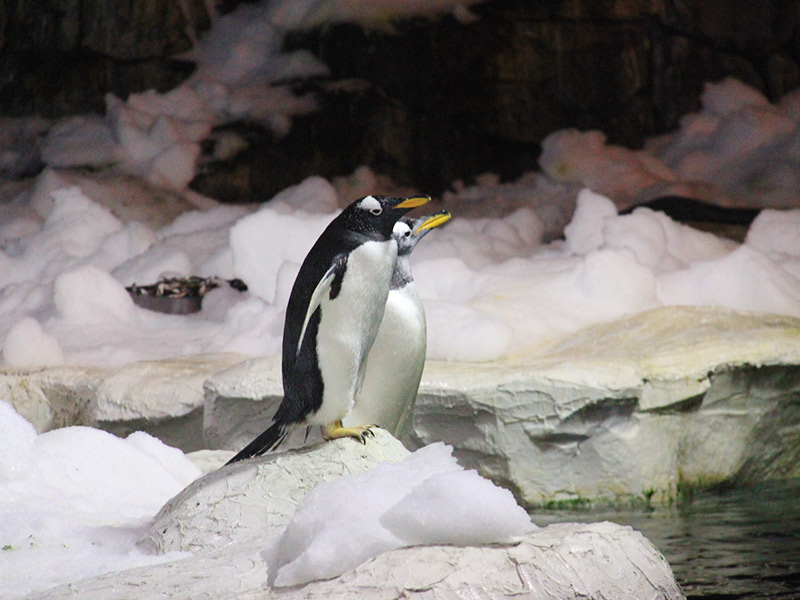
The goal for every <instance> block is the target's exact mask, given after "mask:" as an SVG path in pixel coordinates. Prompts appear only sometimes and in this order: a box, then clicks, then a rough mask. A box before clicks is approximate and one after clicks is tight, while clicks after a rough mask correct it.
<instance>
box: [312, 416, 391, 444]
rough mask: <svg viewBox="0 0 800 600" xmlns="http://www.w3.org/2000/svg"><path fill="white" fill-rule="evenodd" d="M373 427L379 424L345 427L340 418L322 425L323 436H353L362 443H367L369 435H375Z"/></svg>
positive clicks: (332, 438)
mask: <svg viewBox="0 0 800 600" xmlns="http://www.w3.org/2000/svg"><path fill="white" fill-rule="evenodd" d="M373 427H377V425H357V426H355V427H345V426H344V425H342V422H341V420H339V421H334V422H333V423H331V424H329V425H325V426H324V427H322V437H323V438H324V439H326V440H335V439H338V438H343V437H351V438H355V439H357V440H358V441H359V442H361V443H362V444H366V443H367V438H368V437H375V434H374V433H373V432H372V428H373Z"/></svg>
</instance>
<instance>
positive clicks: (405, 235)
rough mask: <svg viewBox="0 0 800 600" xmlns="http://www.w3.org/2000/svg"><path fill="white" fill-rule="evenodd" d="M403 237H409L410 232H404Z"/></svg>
mask: <svg viewBox="0 0 800 600" xmlns="http://www.w3.org/2000/svg"><path fill="white" fill-rule="evenodd" d="M403 237H411V232H410V231H406V232H405V233H404V234H403Z"/></svg>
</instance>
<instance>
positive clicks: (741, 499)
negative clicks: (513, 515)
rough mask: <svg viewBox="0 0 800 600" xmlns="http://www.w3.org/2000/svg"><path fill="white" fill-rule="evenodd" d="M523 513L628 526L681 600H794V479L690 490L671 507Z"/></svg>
mask: <svg viewBox="0 0 800 600" xmlns="http://www.w3.org/2000/svg"><path fill="white" fill-rule="evenodd" d="M531 516H532V517H533V521H534V522H535V523H537V524H538V525H542V526H544V525H547V524H550V523H556V522H561V521H585V522H594V521H606V520H607V521H614V522H615V523H621V524H624V525H630V526H631V527H633V528H634V529H637V530H639V531H641V532H642V533H643V534H644V535H645V537H647V538H648V539H649V540H650V541H651V542H652V543H653V544H654V545H655V546H656V547H657V548H658V549H659V550H660V551H661V552H662V553H663V554H664V556H665V557H666V559H667V561H669V564H670V565H671V566H672V571H673V573H674V574H675V578H676V579H677V580H678V582H679V583H680V584H681V587H682V588H683V591H684V593H685V594H686V596H687V597H688V598H703V599H706V600H708V599H714V600H723V599H724V600H733V599H736V600H743V599H747V600H774V599H781V600H789V599H790V598H791V599H800V479H795V480H790V481H783V482H774V483H768V484H762V485H758V486H753V487H748V488H738V489H731V490H727V491H719V492H703V493H698V494H696V495H695V496H694V497H693V498H691V499H689V500H686V501H684V502H682V503H680V504H679V505H678V506H676V507H672V508H657V509H653V510H646V509H641V510H616V511H604V512H585V511H584V512H579V511H561V510H560V511H534V512H532V514H531Z"/></svg>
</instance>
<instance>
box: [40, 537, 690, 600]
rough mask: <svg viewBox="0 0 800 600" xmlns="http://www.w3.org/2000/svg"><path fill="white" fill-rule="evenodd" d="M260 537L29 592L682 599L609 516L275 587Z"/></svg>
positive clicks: (221, 598)
mask: <svg viewBox="0 0 800 600" xmlns="http://www.w3.org/2000/svg"><path fill="white" fill-rule="evenodd" d="M263 545H264V542H263V540H262V541H259V540H251V541H249V542H239V543H233V544H230V545H228V546H224V547H221V548H219V549H217V550H213V551H210V552H202V553H199V554H197V555H193V556H190V557H188V558H184V559H182V560H176V561H172V562H167V563H161V564H156V565H151V566H147V567H140V568H136V569H130V570H128V571H122V572H118V573H108V574H106V575H102V576H100V577H95V578H91V579H84V580H82V581H78V582H74V583H70V584H67V585H62V586H58V587H55V588H52V589H50V590H47V591H46V592H43V593H41V594H38V595H34V596H31V598H32V599H33V598H36V599H39V600H44V599H50V600H55V599H58V598H76V597H77V598H81V599H82V600H94V599H97V600H114V599H122V598H132V597H135V598H138V599H140V600H150V599H153V600H156V599H158V598H164V597H176V598H177V597H180V598H205V597H208V598H214V599H215V600H229V599H230V600H234V599H235V600H255V599H259V600H267V599H269V598H273V597H280V598H283V599H285V600H294V599H298V600H299V599H301V598H302V599H308V600H311V599H317V598H319V599H322V598H325V599H328V598H359V599H362V598H363V599H367V600H370V599H374V600H378V599H382V598H418V599H420V600H423V599H427V600H445V599H448V600H457V599H460V598H464V599H466V598H507V597H519V598H537V599H542V600H547V599H553V600H555V599H558V600H567V599H575V600H577V599H578V598H594V599H597V600H602V599H609V600H611V599H614V600H651V599H652V600H656V599H663V600H667V599H669V600H672V599H679V598H684V595H683V593H682V592H681V589H680V587H679V586H678V584H677V583H676V582H675V578H674V576H673V575H672V571H671V569H670V567H669V565H668V564H667V562H666V560H664V557H663V556H662V555H661V554H660V553H659V552H658V551H657V550H656V549H655V548H654V547H653V546H652V544H650V543H649V542H648V541H647V540H646V539H645V538H644V537H643V536H642V535H641V534H640V533H639V532H637V531H635V530H633V529H631V528H630V527H625V526H621V525H616V524H614V523H608V522H606V523H592V524H582V523H562V524H556V525H550V526H549V527H546V528H544V529H539V530H537V531H536V532H534V533H532V534H529V535H528V536H526V537H525V538H523V539H522V540H521V541H520V543H518V544H516V545H502V546H500V545H495V546H480V547H468V548H459V547H455V546H418V547H411V548H401V549H399V550H393V551H391V552H386V553H384V554H381V555H379V556H377V557H375V558H373V559H371V560H368V561H366V562H365V563H363V564H361V565H360V566H358V567H356V568H355V569H353V570H352V571H349V572H347V573H345V574H344V575H341V576H340V577H337V578H335V579H330V580H327V581H314V582H311V583H309V584H307V585H304V586H300V587H295V588H284V589H281V590H280V591H277V592H276V591H273V590H272V589H270V588H268V587H267V585H266V581H267V565H266V563H265V562H264V559H263V558H262V550H263Z"/></svg>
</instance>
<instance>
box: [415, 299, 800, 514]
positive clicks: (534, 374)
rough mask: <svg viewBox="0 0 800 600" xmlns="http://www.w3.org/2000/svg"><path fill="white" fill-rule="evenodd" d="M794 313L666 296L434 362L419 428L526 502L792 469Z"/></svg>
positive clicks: (798, 350) (617, 498)
mask: <svg viewBox="0 0 800 600" xmlns="http://www.w3.org/2000/svg"><path fill="white" fill-rule="evenodd" d="M798 336H800V320H798V319H795V318H791V317H777V316H772V315H764V314H748V313H738V312H734V311H726V310H723V309H718V308H692V307H665V308H660V309H656V310H653V311H649V312H645V313H641V314H638V315H636V316H633V317H630V318H628V319H623V320H620V321H615V322H613V323H608V324H602V325H597V326H594V327H590V328H587V329H585V330H583V331H581V332H579V333H577V334H575V335H574V336H572V337H570V338H568V339H567V340H565V341H563V342H561V343H559V344H558V346H556V347H555V348H551V349H550V350H549V351H548V352H547V353H545V354H544V355H541V356H539V357H516V358H514V359H512V360H509V361H507V362H504V363H502V364H497V363H493V364H491V365H475V366H473V367H471V368H470V369H468V370H467V369H465V368H464V366H463V365H455V364H444V363H431V364H429V365H428V366H427V369H426V372H425V375H424V377H423V386H422V388H421V389H420V394H419V397H418V399H417V405H416V409H415V418H414V431H415V436H416V441H417V443H419V444H426V443H429V442H430V441H433V440H444V441H446V442H447V443H448V444H451V445H452V446H453V447H454V448H455V456H457V457H458V459H459V461H460V462H461V464H463V465H464V466H467V467H473V468H476V469H477V470H478V471H479V472H480V473H481V474H482V475H484V476H485V477H488V478H490V479H492V480H493V481H495V482H496V483H500V484H501V485H504V486H506V487H508V488H509V489H511V490H513V491H514V493H515V495H516V496H517V498H518V499H520V501H521V502H522V503H523V504H525V505H527V506H542V505H544V506H559V505H574V504H576V503H577V504H585V503H590V502H595V503H598V502H599V503H603V502H612V503H619V502H623V503H627V502H639V503H651V502H652V503H670V502H672V501H673V500H675V499H676V497H677V496H678V494H679V493H681V492H682V491H684V490H688V491H692V490H695V489H701V488H706V487H709V486H712V485H717V484H721V483H727V482H736V481H750V482H752V481H763V480H766V479H771V478H783V477H797V476H798V475H800V469H799V468H798V463H797V460H796V452H795V450H794V449H795V448H797V447H798V444H800V436H798V431H797V428H796V423H797V422H798V419H800V404H798V397H799V394H800V392H798V390H800V368H798V366H800V344H798V340H799V339H800V337H798Z"/></svg>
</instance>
